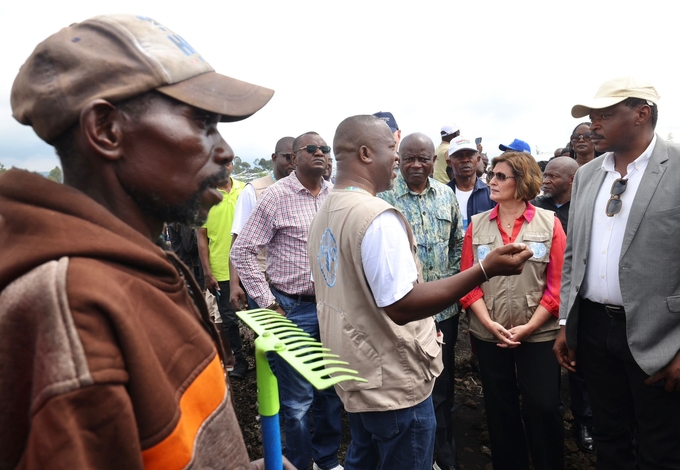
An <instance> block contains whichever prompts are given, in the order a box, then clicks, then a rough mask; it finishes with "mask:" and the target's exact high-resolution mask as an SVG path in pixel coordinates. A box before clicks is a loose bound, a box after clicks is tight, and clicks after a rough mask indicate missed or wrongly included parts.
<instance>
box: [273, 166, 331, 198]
mask: <svg viewBox="0 0 680 470" xmlns="http://www.w3.org/2000/svg"><path fill="white" fill-rule="evenodd" d="M291 176H292V178H291ZM320 178H321V177H320ZM284 181H287V182H288V185H289V186H290V187H291V188H292V189H293V190H294V191H295V192H297V193H309V194H311V192H310V191H309V189H307V188H305V187H304V186H303V185H302V183H300V180H299V179H298V177H297V174H296V173H295V171H294V170H293V172H292V173H291V174H290V175H288V176H287V177H286V178H283V179H282V180H281V182H282V183H283V182H284ZM329 187H330V186H329V185H328V182H327V181H326V180H325V179H323V178H321V191H320V192H319V194H322V193H324V192H328V189H329ZM317 197H318V195H317Z"/></svg>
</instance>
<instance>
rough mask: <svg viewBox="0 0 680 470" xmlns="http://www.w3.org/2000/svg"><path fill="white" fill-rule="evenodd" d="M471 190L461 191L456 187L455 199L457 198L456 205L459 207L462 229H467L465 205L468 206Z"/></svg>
mask: <svg viewBox="0 0 680 470" xmlns="http://www.w3.org/2000/svg"><path fill="white" fill-rule="evenodd" d="M472 191H474V189H471V190H470V191H461V190H460V189H458V188H457V187H456V199H458V207H460V215H461V217H462V218H463V230H467V228H468V223H469V220H468V213H467V206H468V200H469V199H470V196H471V195H472Z"/></svg>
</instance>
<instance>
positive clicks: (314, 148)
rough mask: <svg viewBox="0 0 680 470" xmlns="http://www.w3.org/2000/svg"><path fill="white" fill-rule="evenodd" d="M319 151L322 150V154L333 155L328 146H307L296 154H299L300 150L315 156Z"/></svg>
mask: <svg viewBox="0 0 680 470" xmlns="http://www.w3.org/2000/svg"><path fill="white" fill-rule="evenodd" d="M319 149H321V152H322V153H331V148H330V146H328V145H306V146H304V147H300V148H299V149H297V150H296V151H295V153H298V152H299V151H300V150H307V152H309V153H311V154H315V153H316V151H317V150H319Z"/></svg>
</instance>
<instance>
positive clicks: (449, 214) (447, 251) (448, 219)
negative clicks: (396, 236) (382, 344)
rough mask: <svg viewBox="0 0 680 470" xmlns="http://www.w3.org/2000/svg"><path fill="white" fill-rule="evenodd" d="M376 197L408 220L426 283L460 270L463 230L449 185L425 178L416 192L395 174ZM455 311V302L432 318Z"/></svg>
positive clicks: (439, 318) (451, 313)
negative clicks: (387, 185)
mask: <svg viewBox="0 0 680 470" xmlns="http://www.w3.org/2000/svg"><path fill="white" fill-rule="evenodd" d="M378 197H380V198H381V199H383V200H385V201H387V202H389V203H390V204H391V205H392V206H394V207H395V208H397V209H398V210H399V211H401V213H402V214H404V217H406V220H408V222H409V225H410V226H411V230H412V231H413V236H414V238H415V240H416V242H417V243H418V259H419V260H420V264H421V269H422V274H423V279H424V280H425V281H426V282H429V281H436V280H438V279H444V278H446V277H450V276H453V275H454V274H456V273H458V272H459V270H460V254H461V251H462V248H463V238H464V236H465V232H463V225H462V217H461V215H460V209H459V207H458V201H457V200H456V197H455V196H454V194H453V191H452V190H451V188H449V187H447V186H446V185H445V184H442V183H440V182H438V181H436V180H433V179H428V183H427V188H425V191H423V192H422V193H421V194H418V193H417V192H414V191H411V190H410V189H409V188H408V186H407V184H406V181H404V178H403V176H402V175H401V174H398V175H397V178H396V180H395V182H394V187H393V188H392V189H391V190H389V191H385V192H382V193H380V194H378ZM457 313H458V304H454V305H452V306H451V307H449V308H447V309H446V310H444V311H442V312H440V313H438V314H437V315H436V317H435V318H436V320H437V321H443V320H446V319H447V318H451V317H452V316H453V315H455V314H457Z"/></svg>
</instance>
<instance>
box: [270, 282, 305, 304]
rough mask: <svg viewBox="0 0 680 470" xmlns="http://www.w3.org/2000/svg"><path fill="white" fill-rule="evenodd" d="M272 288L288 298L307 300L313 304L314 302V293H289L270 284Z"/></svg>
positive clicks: (300, 300) (299, 300)
mask: <svg viewBox="0 0 680 470" xmlns="http://www.w3.org/2000/svg"><path fill="white" fill-rule="evenodd" d="M270 287H271V288H272V289H273V290H275V291H276V292H278V293H279V294H281V295H284V296H286V297H288V298H289V299H294V300H296V301H297V302H307V303H310V304H315V303H316V296H315V295H296V294H289V293H288V292H283V291H282V290H281V289H277V288H276V287H274V286H270Z"/></svg>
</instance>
